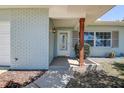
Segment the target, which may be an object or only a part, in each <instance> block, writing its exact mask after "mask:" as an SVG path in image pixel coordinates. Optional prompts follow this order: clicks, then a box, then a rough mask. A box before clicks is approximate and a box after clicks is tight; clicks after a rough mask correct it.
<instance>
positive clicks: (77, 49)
mask: <svg viewBox="0 0 124 93" xmlns="http://www.w3.org/2000/svg"><path fill="white" fill-rule="evenodd" d="M79 51H80V46H79V44H77V43H76V44H75V55H76V57H77V58H79ZM89 55H90V45H89V44H87V43H84V58H86V57H88V56H89Z"/></svg>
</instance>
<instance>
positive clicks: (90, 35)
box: [84, 32, 94, 46]
mask: <svg viewBox="0 0 124 93" xmlns="http://www.w3.org/2000/svg"><path fill="white" fill-rule="evenodd" d="M84 42H85V43H88V44H89V45H91V46H94V32H84Z"/></svg>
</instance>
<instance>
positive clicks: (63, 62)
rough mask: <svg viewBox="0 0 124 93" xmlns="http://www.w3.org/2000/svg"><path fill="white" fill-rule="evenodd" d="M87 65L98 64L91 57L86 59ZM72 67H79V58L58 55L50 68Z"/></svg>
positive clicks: (64, 68) (85, 63) (65, 68)
mask: <svg viewBox="0 0 124 93" xmlns="http://www.w3.org/2000/svg"><path fill="white" fill-rule="evenodd" d="M86 65H97V63H94V62H92V61H90V59H86V60H85V61H84V66H86ZM70 68H79V61H78V59H75V58H69V57H56V58H54V59H53V61H52V62H51V64H50V68H49V70H67V69H70Z"/></svg>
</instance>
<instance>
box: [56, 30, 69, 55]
mask: <svg viewBox="0 0 124 93" xmlns="http://www.w3.org/2000/svg"><path fill="white" fill-rule="evenodd" d="M64 32H66V33H67V34H68V41H67V54H66V55H63V54H61V53H60V50H59V40H58V39H59V34H60V33H64ZM70 50H71V31H68V30H58V31H57V56H70Z"/></svg>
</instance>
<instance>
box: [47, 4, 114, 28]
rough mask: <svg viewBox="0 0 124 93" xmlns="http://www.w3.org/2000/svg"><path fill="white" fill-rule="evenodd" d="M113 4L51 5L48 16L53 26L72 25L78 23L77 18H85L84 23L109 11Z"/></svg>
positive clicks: (88, 22)
mask: <svg viewBox="0 0 124 93" xmlns="http://www.w3.org/2000/svg"><path fill="white" fill-rule="evenodd" d="M112 7H114V6H113V5H70V6H69V5H68V6H52V7H51V8H50V12H49V17H50V18H52V19H53V23H54V25H55V27H74V28H77V27H78V25H79V18H81V17H82V18H86V21H85V23H86V25H90V24H92V23H94V22H95V21H96V20H97V19H98V18H99V17H100V16H102V15H103V14H104V13H106V12H107V11H109V10H110V9H111V8H112Z"/></svg>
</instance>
